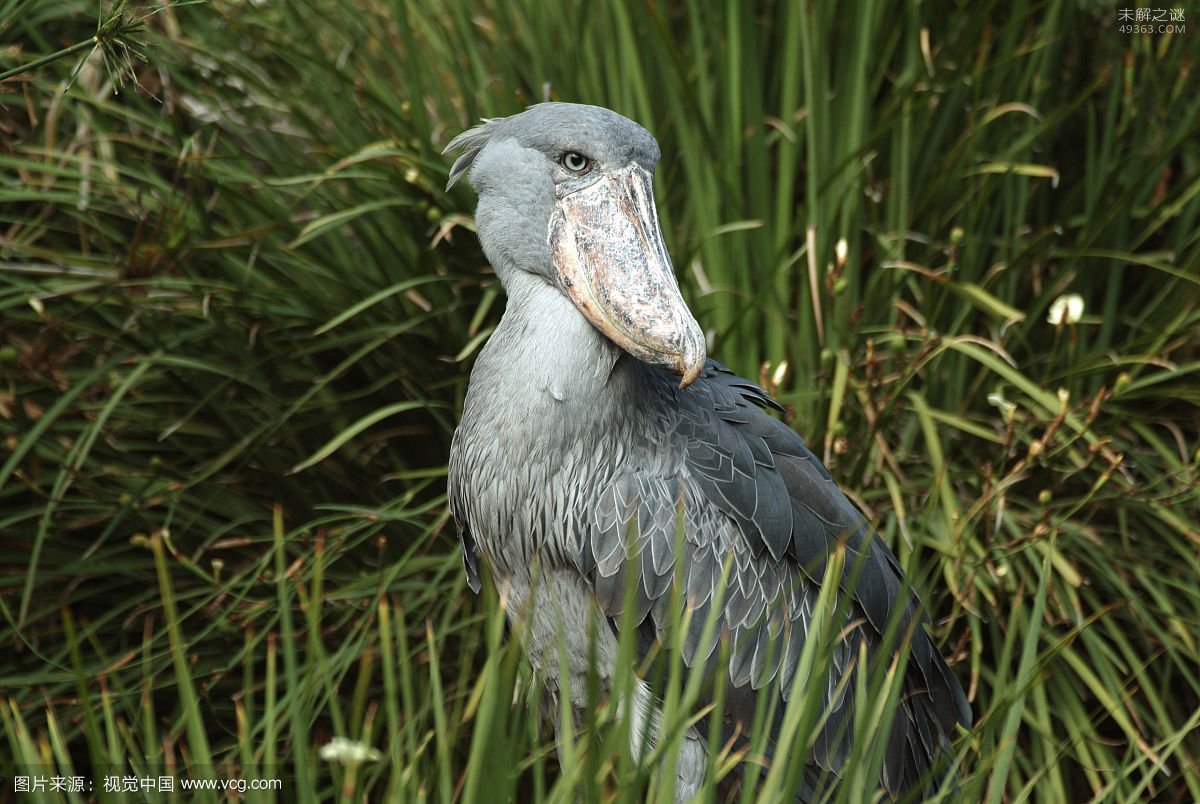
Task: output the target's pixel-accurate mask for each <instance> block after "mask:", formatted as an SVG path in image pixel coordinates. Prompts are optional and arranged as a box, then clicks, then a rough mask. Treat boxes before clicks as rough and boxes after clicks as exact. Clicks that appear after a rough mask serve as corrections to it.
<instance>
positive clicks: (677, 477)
mask: <svg viewBox="0 0 1200 804" xmlns="http://www.w3.org/2000/svg"><path fill="white" fill-rule="evenodd" d="M646 372H647V375H646V377H647V383H648V385H647V391H648V393H649V394H650V395H651V396H652V397H658V398H659V399H662V400H663V401H669V402H671V403H672V404H673V405H674V407H675V409H676V415H675V416H674V417H673V418H672V419H669V421H673V426H674V433H673V436H672V437H671V438H670V439H668V440H667V441H666V442H665V447H664V448H665V449H667V450H672V449H673V450H677V451H682V453H683V455H682V456H681V460H677V461H676V462H675V463H674V464H671V463H670V462H667V463H665V464H660V465H654V466H645V467H642V466H626V467H624V469H623V470H619V471H618V472H617V474H616V475H615V476H613V477H612V478H611V481H610V482H609V483H608V484H607V485H606V487H605V488H603V489H602V490H601V491H600V494H599V503H598V505H597V508H596V510H595V511H594V513H593V516H592V523H593V524H592V527H591V529H590V532H589V533H588V534H587V536H586V537H585V538H583V539H582V540H581V542H580V544H579V548H580V549H579V554H578V555H577V556H575V557H574V559H575V561H576V565H577V566H578V568H579V569H580V571H581V572H583V573H584V575H585V576H586V577H588V578H589V579H590V580H591V581H592V583H593V584H594V587H595V590H596V595H597V598H598V600H599V602H600V605H601V606H602V607H603V609H604V611H605V612H606V614H607V615H608V616H609V617H610V618H612V620H613V621H614V622H620V621H621V615H622V614H623V613H624V610H625V606H626V601H627V600H631V601H632V605H633V606H634V607H635V610H634V611H633V612H630V614H631V615H632V620H633V622H634V623H636V624H638V627H639V631H640V633H642V634H643V635H644V636H645V639H644V645H643V647H644V648H645V649H647V650H649V649H651V644H650V643H652V642H655V641H658V640H660V639H662V638H663V637H665V635H666V629H667V628H668V627H669V625H670V623H671V617H670V612H669V611H668V608H667V607H668V605H669V601H670V591H671V587H672V586H673V584H674V583H675V581H676V578H679V579H681V580H682V582H683V584H684V585H685V588H684V589H682V590H681V592H682V593H683V599H684V600H685V601H686V602H687V604H688V605H689V606H690V607H692V608H693V610H694V614H693V616H692V619H691V628H690V630H689V633H688V634H686V635H685V638H684V656H683V659H684V662H685V664H686V665H687V666H688V667H691V668H698V667H710V666H711V663H712V662H713V661H714V657H715V655H716V652H715V648H716V640H715V639H714V640H710V641H709V642H707V643H705V642H704V641H703V640H702V638H701V633H700V632H701V630H702V628H703V624H704V622H705V620H706V618H707V617H708V613H709V612H710V611H711V610H712V608H713V607H714V606H715V607H716V608H717V613H716V622H717V624H718V626H719V629H718V630H719V633H720V634H721V635H722V636H723V637H724V638H726V639H728V641H729V645H730V658H729V665H728V667H727V668H726V669H725V670H726V672H727V673H728V680H729V683H730V685H731V688H730V689H729V690H728V693H727V695H728V706H727V709H728V710H730V711H729V713H728V714H729V716H730V717H731V719H735V720H742V721H743V722H746V723H748V722H749V721H750V720H751V718H752V716H753V712H754V708H755V705H756V698H757V695H758V694H760V693H759V691H765V690H776V691H777V693H773V694H780V695H781V696H782V698H783V700H784V701H786V699H787V697H788V694H789V693H790V690H791V689H792V681H793V674H794V672H795V670H796V667H797V663H798V660H799V658H800V653H801V650H802V648H803V646H804V642H805V639H806V637H807V634H808V633H809V630H810V626H811V623H812V621H813V616H814V608H815V605H816V601H817V595H818V592H819V582H820V581H821V579H822V578H823V577H824V573H825V569H826V565H827V561H828V556H829V554H830V551H831V550H833V549H834V548H836V547H837V546H838V545H839V544H845V546H846V550H847V554H846V562H845V565H844V567H845V568H844V571H843V574H842V577H841V582H840V584H839V586H840V587H841V589H842V590H843V591H844V592H845V593H846V594H848V595H849V596H850V597H851V599H852V605H850V606H849V607H848V610H847V611H846V612H845V616H846V621H845V623H844V624H843V625H844V626H845V638H844V639H843V640H842V642H841V643H840V644H839V645H838V646H837V647H836V648H835V652H834V656H833V657H832V658H833V667H832V672H831V673H830V676H829V677H828V678H827V680H826V683H825V685H824V689H823V690H822V691H821V694H823V695H824V703H825V705H826V707H827V710H828V712H829V719H828V721H827V723H826V725H825V727H824V729H823V731H822V733H821V734H820V735H819V737H818V740H817V744H816V746H815V748H814V754H813V757H812V761H813V762H815V764H816V765H817V766H819V767H820V768H823V769H825V770H826V771H830V772H832V773H834V774H837V773H838V772H839V771H840V769H841V768H842V767H843V766H844V764H845V762H846V759H847V754H848V751H849V748H850V745H851V738H852V733H851V732H852V722H853V700H852V699H853V690H854V681H853V678H851V679H848V682H849V683H846V684H842V681H843V677H844V676H845V675H847V674H850V673H853V672H854V666H855V662H856V659H857V656H858V653H859V648H860V645H863V644H865V645H866V646H867V649H868V661H869V660H870V658H869V657H870V655H871V654H872V653H873V652H874V649H875V648H876V647H877V646H878V645H879V643H880V642H881V640H882V635H883V634H884V633H885V631H886V629H887V628H888V626H889V618H891V617H892V615H893V613H894V612H895V614H896V616H897V617H899V618H901V622H900V624H899V625H900V628H901V629H902V631H901V632H904V630H906V629H907V628H908V626H909V625H910V624H912V621H913V619H914V618H917V619H918V620H919V621H920V622H922V623H923V622H924V619H925V618H924V615H923V614H921V613H920V612H919V601H918V600H917V599H916V597H915V596H914V595H912V594H911V593H910V592H909V591H907V587H906V586H905V585H904V582H903V578H902V573H901V571H900V567H899V564H898V562H897V561H896V558H895V556H894V555H893V554H892V553H891V551H890V550H889V549H888V548H887V546H886V545H884V544H883V543H882V542H881V541H880V540H879V539H878V538H876V537H875V534H874V531H873V530H872V528H871V527H870V525H869V523H867V522H866V521H865V519H864V518H863V516H862V514H861V513H859V511H858V510H857V509H856V508H855V507H854V506H853V505H852V504H851V503H850V501H849V500H848V499H847V498H846V496H845V495H844V494H842V492H841V491H840V490H839V489H838V488H837V486H836V485H835V484H834V482H833V480H832V478H831V477H830V475H829V472H828V471H827V470H826V469H825V467H824V466H822V465H821V463H820V461H819V460H817V458H816V456H815V455H813V453H812V452H811V451H810V450H809V449H808V447H807V446H806V445H805V443H804V441H803V439H802V438H800V436H799V435H797V434H796V433H795V432H794V431H792V430H791V429H790V428H788V427H787V426H786V425H784V424H783V423H782V422H780V421H779V420H778V419H776V418H774V417H773V416H771V415H769V414H768V413H767V412H766V409H769V408H775V409H778V406H777V405H776V404H775V402H773V401H772V400H771V399H770V398H769V397H768V396H767V395H766V394H765V393H764V392H763V391H762V390H761V389H759V388H758V387H757V386H755V385H754V384H752V383H750V382H749V381H747V380H744V379H742V378H739V377H737V376H735V375H734V374H732V373H731V372H730V371H729V370H728V369H726V368H724V367H723V366H720V365H719V364H717V363H715V362H714V361H709V363H708V365H707V367H706V370H705V372H704V375H703V376H702V377H701V378H700V379H699V380H697V381H696V382H695V383H693V384H692V385H690V386H689V387H688V388H687V389H684V390H682V391H681V390H677V389H675V388H674V384H673V383H672V382H671V380H670V378H667V377H666V376H665V375H659V374H658V372H657V371H656V370H653V369H647V370H646ZM672 397H673V398H672ZM626 463H627V464H632V463H636V462H634V461H627V462H626ZM664 467H666V468H664ZM680 521H682V524H683V531H682V534H680V533H679V531H678V529H677V527H678V525H677V523H679V522H680ZM726 561H729V562H730V574H729V577H728V581H727V584H726V588H725V594H724V599H723V600H717V599H716V597H715V594H714V593H715V592H716V590H717V589H718V585H719V583H720V579H721V576H722V572H723V568H724V566H725V563H726ZM680 562H682V566H681V567H679V570H678V571H677V569H676V567H677V565H679V563H680ZM631 582H632V583H633V584H634V587H633V588H632V589H630V583H631ZM897 609H899V611H897ZM914 631H915V634H914V636H913V638H912V644H911V659H910V662H911V665H910V669H909V671H908V673H907V676H906V692H905V699H904V701H903V703H902V705H901V712H900V713H898V715H897V717H896V718H895V724H894V726H893V729H892V734H891V737H890V740H889V749H888V752H887V758H886V760H885V767H884V774H883V779H881V782H882V783H883V785H884V786H885V787H886V788H887V789H889V790H890V791H891V792H893V793H897V792H900V791H902V790H904V789H907V788H908V787H910V786H911V785H912V784H913V783H915V782H916V781H917V780H919V779H920V777H921V776H922V775H923V774H924V773H925V772H926V771H928V770H929V768H930V767H931V765H932V763H933V762H934V758H935V757H936V756H937V754H938V752H939V751H940V750H941V749H943V748H944V747H945V746H947V745H948V741H949V736H950V735H952V734H953V730H954V724H955V723H963V724H969V723H970V720H971V714H970V708H969V706H968V704H967V701H966V698H965V696H964V695H963V692H962V688H961V686H960V685H959V683H958V681H957V680H956V679H955V678H954V676H953V675H952V674H951V672H950V670H949V668H948V667H947V666H946V663H945V661H944V660H943V659H942V657H941V655H940V654H939V653H938V652H937V650H936V649H935V647H934V646H933V644H932V642H931V641H930V639H929V637H928V635H927V634H926V633H925V630H924V628H923V627H921V626H919V625H917V626H916V627H915V629H914ZM664 641H665V640H664ZM800 688H801V689H804V690H805V694H814V692H815V690H813V689H811V688H810V687H808V685H801V687H800ZM782 710H783V707H782V706H780V707H778V710H777V711H778V712H779V716H780V717H781V716H782Z"/></svg>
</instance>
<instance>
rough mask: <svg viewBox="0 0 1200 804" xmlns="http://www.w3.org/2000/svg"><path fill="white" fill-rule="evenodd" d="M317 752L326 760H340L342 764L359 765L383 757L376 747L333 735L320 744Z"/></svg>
mask: <svg viewBox="0 0 1200 804" xmlns="http://www.w3.org/2000/svg"><path fill="white" fill-rule="evenodd" d="M317 753H318V755H319V756H320V757H321V759H323V760H325V761H326V762H341V763H342V764H343V765H361V764H362V763H364V762H376V761H378V760H380V759H383V754H382V753H381V752H380V751H379V749H378V748H372V747H371V746H369V745H367V744H366V743H360V742H358V741H357V740H351V739H350V738H348V737H334V738H333V739H332V740H330V741H329V742H327V743H325V745H323V746H321V749H320V751H318V752H317Z"/></svg>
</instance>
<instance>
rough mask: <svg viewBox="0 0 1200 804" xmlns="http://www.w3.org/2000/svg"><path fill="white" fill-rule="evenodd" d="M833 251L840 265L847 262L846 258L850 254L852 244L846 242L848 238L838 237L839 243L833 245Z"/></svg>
mask: <svg viewBox="0 0 1200 804" xmlns="http://www.w3.org/2000/svg"><path fill="white" fill-rule="evenodd" d="M833 253H834V256H835V257H836V258H837V264H838V265H839V266H842V265H845V264H846V259H847V258H848V257H849V256H850V246H849V244H847V243H846V238H844V237H839V238H838V241H837V243H835V244H834V246H833Z"/></svg>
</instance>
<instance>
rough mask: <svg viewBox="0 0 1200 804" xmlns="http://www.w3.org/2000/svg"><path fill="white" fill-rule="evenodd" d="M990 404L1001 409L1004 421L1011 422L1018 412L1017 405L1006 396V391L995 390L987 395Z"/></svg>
mask: <svg viewBox="0 0 1200 804" xmlns="http://www.w3.org/2000/svg"><path fill="white" fill-rule="evenodd" d="M987 401H988V404H989V405H991V406H992V407H994V408H999V409H1000V415H1001V416H1003V417H1004V421H1005V422H1006V423H1007V422H1011V421H1012V419H1013V416H1014V415H1015V414H1016V412H1017V406H1016V404H1015V403H1013V402H1009V401H1008V400H1007V399H1005V398H1004V392H1002V391H993V392H992V393H990V394H988V395H987Z"/></svg>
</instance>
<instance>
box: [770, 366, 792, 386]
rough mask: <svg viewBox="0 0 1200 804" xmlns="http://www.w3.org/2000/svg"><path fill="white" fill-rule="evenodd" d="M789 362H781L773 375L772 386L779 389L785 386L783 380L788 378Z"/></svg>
mask: <svg viewBox="0 0 1200 804" xmlns="http://www.w3.org/2000/svg"><path fill="white" fill-rule="evenodd" d="M787 370H788V362H787V361H786V360H781V361H780V362H779V365H778V366H776V367H775V373H774V374H772V375H771V386H772V387H773V388H778V387H779V386H780V385H782V384H783V378H784V377H786V376H787Z"/></svg>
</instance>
